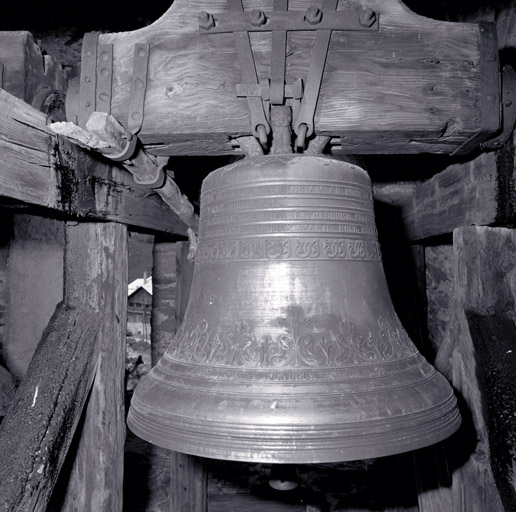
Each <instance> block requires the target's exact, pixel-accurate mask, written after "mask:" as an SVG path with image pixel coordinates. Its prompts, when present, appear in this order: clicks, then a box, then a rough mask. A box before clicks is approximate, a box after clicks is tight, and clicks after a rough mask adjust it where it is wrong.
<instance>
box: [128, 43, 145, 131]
mask: <svg viewBox="0 0 516 512" xmlns="http://www.w3.org/2000/svg"><path fill="white" fill-rule="evenodd" d="M149 54H150V47H149V45H148V44H144V43H136V44H135V45H134V57H133V78H132V81H131V93H130V96H129V108H128V110H129V112H128V118H127V129H128V130H129V131H130V132H131V133H132V134H133V135H134V134H136V133H138V132H139V131H140V129H141V127H142V123H143V109H144V105H145V90H146V89H147V68H148V64H149Z"/></svg>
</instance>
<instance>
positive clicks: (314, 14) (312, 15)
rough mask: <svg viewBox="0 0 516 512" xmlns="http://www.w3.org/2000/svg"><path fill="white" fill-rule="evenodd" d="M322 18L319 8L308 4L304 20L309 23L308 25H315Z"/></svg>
mask: <svg viewBox="0 0 516 512" xmlns="http://www.w3.org/2000/svg"><path fill="white" fill-rule="evenodd" d="M321 20H322V12H321V10H320V9H319V8H317V7H314V6H313V5H312V6H310V7H309V8H308V9H307V10H306V13H305V21H306V22H307V23H310V25H317V24H318V23H321Z"/></svg>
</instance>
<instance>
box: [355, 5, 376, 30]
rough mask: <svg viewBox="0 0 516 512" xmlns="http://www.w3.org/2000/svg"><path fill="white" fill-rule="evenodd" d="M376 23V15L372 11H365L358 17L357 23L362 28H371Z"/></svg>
mask: <svg viewBox="0 0 516 512" xmlns="http://www.w3.org/2000/svg"><path fill="white" fill-rule="evenodd" d="M375 21H376V13H375V12H374V11H373V10H372V9H365V10H364V11H362V12H361V13H360V14H359V16H358V22H359V23H360V25H362V26H363V27H371V26H372V25H373V24H374V23H375Z"/></svg>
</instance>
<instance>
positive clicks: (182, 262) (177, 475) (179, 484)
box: [170, 242, 208, 512]
mask: <svg viewBox="0 0 516 512" xmlns="http://www.w3.org/2000/svg"><path fill="white" fill-rule="evenodd" d="M189 246H190V244H189V243H187V242H181V243H179V244H177V248H176V251H175V253H176V279H177V284H176V289H177V292H176V308H175V318H176V322H177V323H176V325H178V326H179V325H180V324H181V322H182V321H183V318H184V314H185V312H186V305H187V303H188V297H189V295H190V288H191V285H192V277H193V262H192V261H191V260H189V259H188V250H189ZM170 470H171V473H170V512H183V511H185V510H189V511H191V512H207V510H208V469H207V465H206V460H205V459H203V458H202V457H196V456H194V455H188V454H186V453H179V452H174V451H171V452H170Z"/></svg>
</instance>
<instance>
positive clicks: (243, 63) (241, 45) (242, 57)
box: [228, 0, 271, 145]
mask: <svg viewBox="0 0 516 512" xmlns="http://www.w3.org/2000/svg"><path fill="white" fill-rule="evenodd" d="M228 7H229V9H230V11H232V12H235V13H237V12H243V10H244V7H243V5H242V0H228ZM234 38H235V45H236V49H237V53H238V61H239V63H240V70H241V73H242V83H244V84H253V85H258V75H257V73H256V67H255V64H254V57H253V52H252V49H251V41H250V40H249V33H248V32H247V31H238V32H235V33H234ZM247 103H248V105H249V110H250V112H251V130H252V133H253V135H254V136H255V137H257V138H258V139H259V140H260V143H261V144H262V145H266V144H267V135H268V134H269V133H270V131H271V128H270V125H269V121H268V120H267V117H266V115H265V111H264V108H263V103H262V99H261V98H259V97H256V96H248V97H247Z"/></svg>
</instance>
